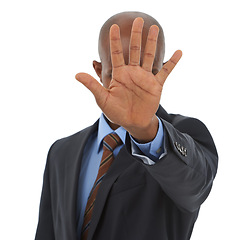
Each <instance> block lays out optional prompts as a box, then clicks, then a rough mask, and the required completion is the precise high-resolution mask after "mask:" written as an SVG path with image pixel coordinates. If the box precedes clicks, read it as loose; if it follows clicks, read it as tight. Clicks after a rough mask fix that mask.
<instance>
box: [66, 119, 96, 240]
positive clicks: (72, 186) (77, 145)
mask: <svg viewBox="0 0 240 240" xmlns="http://www.w3.org/2000/svg"><path fill="white" fill-rule="evenodd" d="M97 127H98V121H97V122H96V123H95V124H94V125H93V126H91V127H88V128H86V129H84V130H83V131H80V132H79V133H77V134H75V135H73V136H72V137H73V139H71V140H70V142H69V149H68V156H67V158H68V159H67V161H65V162H66V164H65V166H64V168H65V176H66V178H65V182H64V196H66V205H65V207H66V209H65V213H66V214H67V216H66V219H68V221H66V225H67V226H66V230H67V231H68V230H69V234H68V236H71V237H70V238H71V239H77V229H76V228H77V221H76V213H77V191H78V179H79V173H80V168H81V162H82V156H83V151H84V147H85V144H86V142H87V140H88V138H89V137H90V135H91V134H92V133H93V132H94V131H97Z"/></svg>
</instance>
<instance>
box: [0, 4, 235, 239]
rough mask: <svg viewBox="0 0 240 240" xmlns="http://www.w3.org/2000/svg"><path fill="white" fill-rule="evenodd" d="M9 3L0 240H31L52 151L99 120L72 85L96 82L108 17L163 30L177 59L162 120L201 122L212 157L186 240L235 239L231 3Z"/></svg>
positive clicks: (1, 19)
mask: <svg viewBox="0 0 240 240" xmlns="http://www.w3.org/2000/svg"><path fill="white" fill-rule="evenodd" d="M140 2H141V1H137V0H132V1H126V2H124V1H119V2H118V1H110V0H109V1H108V0H105V1H80V0H78V1H77V0H75V1H73V0H68V1H66V0H65V1H62V0H58V1H53V0H41V1H40V0H39V1H35V0H31V1H30V0H29V1H27V0H21V1H17V0H15V1H14V0H13V1H11V0H8V1H1V4H0V25H1V27H0V61H1V62H0V104H1V108H0V113H1V118H0V121H1V124H0V141H1V142H0V154H1V155H0V156H1V157H0V161H1V165H0V189H1V190H0V192H1V197H0V201H1V203H0V226H1V231H0V239H3V240H5V239H7V240H8V239H24V240H25V239H26V240H27V239H34V235H35V230H36V226H37V220H38V207H39V201H40V194H41V188H42V177H43V171H44V167H45V162H46V156H47V152H48V149H49V147H50V145H51V144H52V143H53V142H54V141H55V140H56V139H59V138H62V137H65V136H68V135H71V134H73V133H75V132H77V131H79V130H81V129H82V128H84V127H86V126H88V125H90V124H92V123H94V122H95V120H96V119H97V118H98V117H99V115H100V110H99V109H98V107H97V105H96V104H95V100H94V98H93V96H92V95H91V93H90V92H89V91H88V90H87V89H85V88H84V86H82V85H81V84H80V83H79V82H77V81H76V80H75V79H74V76H75V74H76V73H77V72H80V71H84V72H87V73H90V74H92V75H93V76H95V77H96V74H95V73H94V70H93V69H92V60H94V59H95V60H99V57H98V52H97V40H98V33H99V29H100V27H101V25H102V24H103V23H104V22H105V21H106V20H107V19H108V18H109V17H110V16H112V15H114V14H116V13H118V12H122V11H129V10H136V11H143V12H146V13H148V14H150V15H152V16H153V17H155V18H156V19H157V20H158V21H159V22H160V24H161V25H162V27H163V29H164V32H165V38H166V57H165V61H166V60H168V59H169V58H170V57H171V55H172V53H173V52H174V51H175V50H177V49H181V50H182V51H183V57H182V59H181V61H180V62H179V64H178V66H177V67H176V68H175V69H174V71H173V72H172V74H171V75H170V76H169V78H168V79H167V81H166V84H165V87H164V92H163V95H162V99H161V104H162V105H163V107H164V108H165V109H166V110H167V111H168V112H169V113H180V114H183V115H188V116H193V117H196V118H199V119H201V120H202V121H203V122H204V123H205V124H206V125H207V127H208V128H209V130H210V132H211V133H212V135H213V138H214V140H215V143H216V146H217V149H218V152H219V157H220V161H219V171H218V175H217V178H216V180H215V182H214V187H213V190H212V192H211V194H210V196H209V198H208V199H207V200H206V202H205V203H204V204H203V205H202V209H201V211H200V215H199V218H198V220H197V223H196V225H195V228H194V231H193V235H192V240H202V239H206V240H213V239H214V240H215V239H234V240H235V239H240V234H239V215H240V209H239V205H240V196H239V195H240V194H239V183H240V177H239V175H240V174H239V167H240V164H239V161H240V159H239V153H238V151H239V150H240V147H239V144H240V141H239V136H240V132H239V120H240V116H239V106H238V105H239V101H240V98H239V86H240V85H239V83H238V82H239V54H240V51H239V42H240V34H239V22H240V18H239V17H238V16H239V11H238V10H239V5H238V2H237V1H231V0H228V1H221V0H218V1H217V0H216V1H214V0H212V1H209V0H202V1H192V0H185V1H184V0H182V1H179V0H175V1H167V0H165V1H162V0H158V1H153V0H148V1H145V2H144V1H142V3H140Z"/></svg>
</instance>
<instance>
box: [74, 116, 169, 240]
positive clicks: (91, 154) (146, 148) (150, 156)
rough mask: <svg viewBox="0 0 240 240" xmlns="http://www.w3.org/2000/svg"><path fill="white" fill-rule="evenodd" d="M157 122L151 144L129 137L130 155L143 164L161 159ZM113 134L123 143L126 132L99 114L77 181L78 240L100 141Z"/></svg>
mask: <svg viewBox="0 0 240 240" xmlns="http://www.w3.org/2000/svg"><path fill="white" fill-rule="evenodd" d="M158 120H159V126H158V132H157V135H156V137H155V138H154V140H153V141H152V142H149V143H145V144H140V143H138V142H136V141H135V140H134V139H133V138H132V137H131V149H132V154H133V155H134V156H137V157H138V158H140V159H141V160H142V161H143V162H144V163H145V164H149V165H153V164H155V162H156V161H157V160H159V159H160V158H162V157H163V156H164V155H165V153H164V149H163V146H162V145H163V137H164V136H163V126H162V122H161V121H160V119H158ZM113 132H115V133H116V134H118V136H119V137H120V138H121V140H122V142H123V143H125V137H126V130H125V129H124V128H123V127H119V128H118V129H116V130H115V131H114V130H112V129H111V127H110V126H109V125H108V123H107V121H106V119H105V117H104V115H103V114H101V117H100V119H99V126H98V132H95V133H94V134H92V135H91V136H90V138H89V139H88V141H87V143H86V147H85V149H84V152H83V158H82V165H81V170H80V174H79V181H78V195H77V234H78V239H79V240H80V239H81V228H82V224H83V217H84V212H85V208H86V205H87V199H88V195H89V193H90V191H91V189H92V186H93V184H94V182H95V179H96V177H97V174H98V168H99V165H100V162H101V158H102V153H103V147H102V141H103V139H104V137H105V136H107V135H108V134H110V133H113ZM122 146H123V144H122V145H120V146H117V147H116V148H115V149H114V151H113V155H114V157H115V156H116V155H117V154H118V153H119V151H120V149H121V148H122Z"/></svg>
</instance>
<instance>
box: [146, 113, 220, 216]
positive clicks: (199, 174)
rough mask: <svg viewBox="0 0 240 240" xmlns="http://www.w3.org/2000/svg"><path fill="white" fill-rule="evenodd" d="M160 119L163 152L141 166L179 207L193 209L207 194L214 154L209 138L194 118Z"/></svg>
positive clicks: (215, 154) (196, 208)
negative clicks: (153, 163)
mask: <svg viewBox="0 0 240 240" xmlns="http://www.w3.org/2000/svg"><path fill="white" fill-rule="evenodd" d="M175 119H176V120H175V122H173V123H169V122H167V121H165V120H163V119H161V120H162V123H163V126H164V136H165V137H164V141H165V143H164V145H165V147H166V149H165V151H166V152H167V154H166V155H165V156H164V157H163V158H162V159H161V160H160V161H159V162H158V163H156V164H155V165H152V166H149V165H145V167H146V168H147V170H148V171H149V173H150V174H151V175H152V177H153V178H155V180H156V181H157V182H158V183H159V184H160V186H161V188H162V189H163V191H164V192H165V193H166V194H167V195H168V196H169V197H170V198H171V199H172V200H173V202H174V203H175V204H176V205H177V206H178V207H179V208H180V209H182V210H184V211H187V212H194V211H197V210H198V209H199V207H200V205H201V204H202V203H203V202H204V201H205V199H206V198H207V196H208V195H209V193H210V190H211V187H212V184H213V180H214V178H215V175H216V172H217V164H218V156H217V151H216V148H215V145H214V142H213V139H212V137H211V135H210V133H209V131H208V130H207V128H206V127H205V125H204V124H203V123H202V122H200V121H199V120H197V119H193V118H186V117H182V116H180V115H179V116H178V117H176V118H175Z"/></svg>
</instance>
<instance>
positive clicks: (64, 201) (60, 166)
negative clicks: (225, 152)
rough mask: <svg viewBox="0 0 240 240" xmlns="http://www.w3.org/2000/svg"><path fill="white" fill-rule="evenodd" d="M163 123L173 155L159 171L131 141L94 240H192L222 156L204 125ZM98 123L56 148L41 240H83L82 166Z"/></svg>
mask: <svg viewBox="0 0 240 240" xmlns="http://www.w3.org/2000/svg"><path fill="white" fill-rule="evenodd" d="M157 115H158V116H159V117H160V118H161V120H162V122H163V126H164V131H165V132H164V141H165V144H166V151H167V155H166V156H165V157H163V158H162V159H161V160H159V162H157V163H156V164H155V165H152V166H150V165H145V164H144V163H143V162H142V161H141V160H139V159H137V158H135V157H133V156H132V155H131V150H130V139H129V136H128V135H127V137H126V144H125V145H124V146H123V147H122V149H121V150H120V152H119V154H118V155H117V157H116V158H115V160H114V162H113V164H112V166H111V167H110V169H109V171H108V173H107V175H106V176H105V177H104V179H103V181H102V184H101V186H100V189H99V191H98V195H97V199H96V202H95V207H94V212H93V217H92V221H91V226H90V231H89V234H88V240H90V239H92V240H187V239H190V236H191V233H192V229H193V226H194V223H195V221H196V219H197V216H198V212H199V208H200V205H201V204H202V203H203V202H204V200H205V199H206V198H207V196H208V194H209V192H210V190H211V187H212V183H213V179H214V177H215V174H216V171H217V159H218V157H217V151H216V148H215V145H214V142H213V140H212V137H211V135H210V133H209V132H208V130H207V128H206V127H205V125H204V124H203V123H202V122H200V121H199V120H197V119H193V118H188V117H183V116H181V115H172V114H167V113H166V112H165V110H164V109H163V108H162V107H161V106H160V107H159V109H158V112H157ZM97 128H98V122H96V123H95V124H94V125H93V126H91V127H88V128H86V129H84V130H82V131H80V132H78V133H76V134H74V135H72V136H69V137H67V138H63V139H60V140H58V141H56V142H55V143H54V144H53V145H52V147H51V148H50V150H49V154H48V158H47V163H46V168H45V173H44V181H43V190H42V196H41V203H40V212H39V222H38V227H37V232H36V238H35V239H36V240H54V239H55V240H76V239H77V235H76V226H77V224H76V199H77V189H78V188H77V184H78V178H79V172H80V168H81V158H82V154H83V150H84V146H85V143H86V141H87V139H88V137H89V136H90V135H91V134H92V133H93V132H94V131H97Z"/></svg>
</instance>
